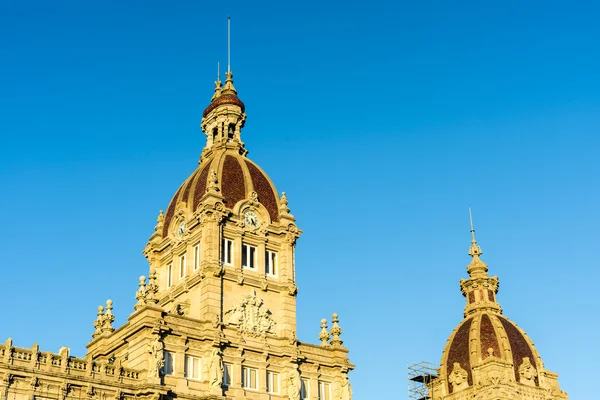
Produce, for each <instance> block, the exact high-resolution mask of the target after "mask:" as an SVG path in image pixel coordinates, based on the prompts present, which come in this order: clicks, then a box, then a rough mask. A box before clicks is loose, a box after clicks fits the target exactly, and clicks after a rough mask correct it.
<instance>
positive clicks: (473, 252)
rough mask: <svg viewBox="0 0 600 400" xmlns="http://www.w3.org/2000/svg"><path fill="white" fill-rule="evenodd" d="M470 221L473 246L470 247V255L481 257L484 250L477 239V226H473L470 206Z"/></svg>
mask: <svg viewBox="0 0 600 400" xmlns="http://www.w3.org/2000/svg"><path fill="white" fill-rule="evenodd" d="M469 222H470V223H471V247H469V255H470V256H471V257H479V256H480V255H481V254H483V252H482V251H481V247H479V246H478V245H477V240H476V239H475V228H474V227H473V214H471V207H469Z"/></svg>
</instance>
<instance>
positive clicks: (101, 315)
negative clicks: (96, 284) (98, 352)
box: [92, 306, 104, 338]
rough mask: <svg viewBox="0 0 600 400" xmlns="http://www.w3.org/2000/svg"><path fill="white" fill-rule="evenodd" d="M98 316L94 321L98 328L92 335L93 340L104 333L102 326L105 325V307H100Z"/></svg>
mask: <svg viewBox="0 0 600 400" xmlns="http://www.w3.org/2000/svg"><path fill="white" fill-rule="evenodd" d="M96 315H97V318H96V320H95V321H94V328H96V330H95V331H94V333H93V334H92V337H93V338H95V337H96V336H98V335H100V334H101V333H102V325H103V323H104V307H103V306H98V312H97V313H96Z"/></svg>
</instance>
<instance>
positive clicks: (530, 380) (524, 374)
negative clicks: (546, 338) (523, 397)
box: [519, 357, 538, 386]
mask: <svg viewBox="0 0 600 400" xmlns="http://www.w3.org/2000/svg"><path fill="white" fill-rule="evenodd" d="M519 376H520V378H521V383H522V384H524V385H529V386H535V378H536V377H537V376H538V373H537V370H536V369H535V367H534V366H533V364H531V361H530V360H529V357H523V362H522V363H521V365H520V366H519Z"/></svg>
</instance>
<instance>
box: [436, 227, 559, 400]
mask: <svg viewBox="0 0 600 400" xmlns="http://www.w3.org/2000/svg"><path fill="white" fill-rule="evenodd" d="M471 232H472V242H471V247H470V248H469V255H470V256H471V257H472V260H471V263H470V264H469V265H468V266H467V272H468V273H469V279H463V280H461V281H460V287H461V290H462V293H463V295H464V296H465V298H466V300H467V304H466V306H465V310H464V319H463V321H462V322H461V323H460V324H459V325H458V326H457V327H456V329H454V332H452V334H451V335H450V338H449V339H448V343H447V344H446V346H445V348H444V352H443V355H442V362H441V367H440V369H439V376H438V377H437V379H435V380H433V381H432V382H431V383H430V385H429V394H430V398H431V399H432V400H463V399H476V400H527V399H530V400H567V399H568V396H567V394H566V393H564V392H563V391H562V390H560V387H559V385H558V379H557V378H558V376H557V375H556V374H555V373H553V372H550V371H548V370H547V369H545V367H544V363H543V362H542V359H541V358H540V356H539V354H538V353H537V350H536V349H535V347H534V346H533V343H532V342H531V340H530V339H529V338H528V337H527V335H526V334H525V332H524V331H523V330H522V329H521V328H519V327H518V326H517V325H516V324H514V323H513V322H512V321H510V320H508V319H507V318H506V317H504V316H502V308H501V307H500V304H498V302H497V301H496V294H497V293H498V278H497V277H495V276H494V277H490V276H488V273H487V272H488V268H487V265H486V264H485V263H484V262H483V261H481V259H480V258H479V256H480V255H481V254H482V251H481V248H480V247H479V246H478V245H477V241H476V240H475V230H474V229H473V228H471Z"/></svg>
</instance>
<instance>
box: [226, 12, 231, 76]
mask: <svg viewBox="0 0 600 400" xmlns="http://www.w3.org/2000/svg"><path fill="white" fill-rule="evenodd" d="M227 72H228V73H231V17H230V16H227Z"/></svg>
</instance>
